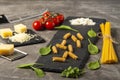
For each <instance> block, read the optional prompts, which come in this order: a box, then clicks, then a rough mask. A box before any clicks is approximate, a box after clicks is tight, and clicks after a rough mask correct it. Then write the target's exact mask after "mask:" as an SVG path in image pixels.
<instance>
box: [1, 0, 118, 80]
mask: <svg viewBox="0 0 120 80" xmlns="http://www.w3.org/2000/svg"><path fill="white" fill-rule="evenodd" d="M119 4H120V0H99V1H98V0H0V14H6V15H7V16H8V17H10V16H13V15H19V14H32V13H38V12H39V11H40V10H41V9H42V8H48V9H49V10H51V11H56V12H61V13H63V14H64V15H65V17H67V16H84V17H95V18H104V19H107V20H108V21H110V22H111V23H112V34H113V37H114V38H115V39H116V40H117V41H119V40H120V36H119V35H120V5H119ZM33 20H34V19H30V20H26V21H22V22H19V23H23V24H25V25H27V26H28V28H29V29H31V28H32V27H31V24H32V22H33ZM14 24H17V23H14ZM14 24H2V25H0V28H5V27H10V28H12V29H13V25H14ZM36 33H37V34H38V35H40V36H42V37H43V38H44V39H45V40H46V43H43V44H35V45H28V46H23V47H17V49H19V50H22V51H24V52H26V53H28V54H29V55H28V56H26V57H25V58H23V59H20V60H17V61H14V62H10V61H7V60H5V59H3V58H0V80H56V79H57V80H64V79H65V80H74V79H69V78H63V77H61V76H60V74H58V73H51V72H46V76H45V77H44V78H38V77H37V76H36V75H35V73H34V72H33V71H32V70H27V69H18V68H16V66H18V65H20V64H25V63H33V62H35V61H36V60H37V59H38V57H39V54H38V50H39V48H41V47H43V46H46V45H47V44H48V43H49V42H50V40H51V39H52V37H53V36H54V34H55V33H56V31H47V30H46V31H37V32H36ZM0 41H1V42H3V41H2V40H0ZM97 45H98V46H99V48H100V49H101V46H102V39H99V41H98V43H97ZM115 46H116V51H117V54H118V56H119V58H120V54H119V52H120V50H119V49H120V45H115ZM100 55H101V52H100V53H99V54H98V55H93V56H90V59H89V61H93V60H98V59H99V58H100ZM89 61H88V62H89ZM77 80H120V63H119V64H112V65H102V66H101V68H100V69H99V70H95V71H91V70H88V69H87V67H86V74H85V75H83V76H82V77H80V78H78V79H77Z"/></svg>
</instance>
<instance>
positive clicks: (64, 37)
mask: <svg viewBox="0 0 120 80" xmlns="http://www.w3.org/2000/svg"><path fill="white" fill-rule="evenodd" d="M70 36H71V33H66V34H65V35H64V36H63V39H68V38H69V37H70Z"/></svg>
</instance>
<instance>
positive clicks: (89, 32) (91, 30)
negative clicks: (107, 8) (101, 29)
mask: <svg viewBox="0 0 120 80" xmlns="http://www.w3.org/2000/svg"><path fill="white" fill-rule="evenodd" d="M87 34H88V36H89V37H91V38H92V37H96V36H97V34H96V32H95V31H94V30H93V29H92V28H91V29H90V30H89V31H88V32H87Z"/></svg>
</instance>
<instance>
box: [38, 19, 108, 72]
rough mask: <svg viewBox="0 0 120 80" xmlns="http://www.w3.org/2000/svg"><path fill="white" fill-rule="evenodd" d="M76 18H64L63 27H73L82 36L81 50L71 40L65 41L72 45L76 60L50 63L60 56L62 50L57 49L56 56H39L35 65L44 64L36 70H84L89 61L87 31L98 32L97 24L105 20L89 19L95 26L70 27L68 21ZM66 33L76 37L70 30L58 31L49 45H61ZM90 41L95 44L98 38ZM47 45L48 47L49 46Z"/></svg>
mask: <svg viewBox="0 0 120 80" xmlns="http://www.w3.org/2000/svg"><path fill="white" fill-rule="evenodd" d="M74 18H77V17H68V18H66V20H65V21H64V23H63V24H64V25H68V26H71V27H73V28H74V29H77V30H79V31H80V33H81V34H82V35H83V36H84V40H82V42H81V44H82V48H75V47H76V45H75V43H74V42H73V41H72V40H71V39H68V40H67V44H72V45H73V47H74V53H75V54H76V55H77V56H78V57H79V58H78V60H73V59H71V58H69V57H68V58H67V60H66V61H65V62H53V61H52V57H53V56H62V55H63V52H64V50H61V49H59V50H58V51H59V53H58V54H53V53H52V52H51V53H50V54H49V55H47V56H40V57H39V59H38V60H37V61H36V62H37V63H42V64H44V65H43V66H36V67H38V68H42V69H43V70H45V71H50V72H61V71H63V70H64V69H66V68H67V67H69V66H72V67H79V68H84V66H85V64H86V62H87V60H88V59H89V53H88V50H87V46H88V44H89V43H88V38H89V37H88V35H87V32H88V30H90V29H91V28H92V29H93V30H95V31H96V32H100V28H99V24H100V23H104V22H106V20H105V19H98V18H91V19H93V21H95V22H96V25H95V26H81V25H79V26H73V25H70V22H69V20H71V19H74ZM67 32H70V33H72V34H74V35H76V32H74V31H70V30H59V31H58V32H57V33H56V34H55V35H54V37H53V39H52V40H51V41H50V43H49V44H52V45H55V44H56V43H61V41H62V40H63V35H64V34H65V33H67ZM90 40H91V41H92V42H93V43H94V44H95V43H96V42H97V40H98V38H97V37H96V38H90ZM49 44H48V45H49Z"/></svg>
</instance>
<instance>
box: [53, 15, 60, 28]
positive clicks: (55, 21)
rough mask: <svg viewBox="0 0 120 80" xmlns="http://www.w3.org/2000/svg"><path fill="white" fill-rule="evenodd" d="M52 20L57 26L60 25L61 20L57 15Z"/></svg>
mask: <svg viewBox="0 0 120 80" xmlns="http://www.w3.org/2000/svg"><path fill="white" fill-rule="evenodd" d="M52 21H53V22H54V23H55V26H58V25H59V20H58V19H57V17H53V18H52Z"/></svg>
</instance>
